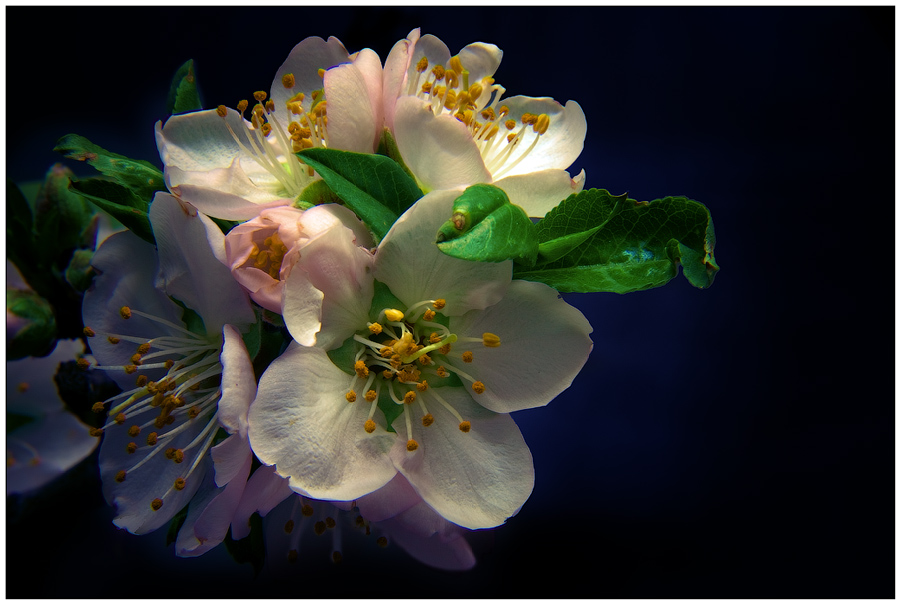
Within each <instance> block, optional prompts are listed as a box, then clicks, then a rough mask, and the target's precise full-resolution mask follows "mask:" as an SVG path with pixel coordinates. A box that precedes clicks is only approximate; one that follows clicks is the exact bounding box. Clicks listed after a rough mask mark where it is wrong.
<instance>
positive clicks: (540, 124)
mask: <svg viewBox="0 0 900 604" xmlns="http://www.w3.org/2000/svg"><path fill="white" fill-rule="evenodd" d="M549 127H550V116H549V115H547V114H546V113H542V114H540V115H539V116H538V117H537V121H536V122H535V123H534V131H535V132H537V133H538V134H544V133H545V132H546V131H547V128H549Z"/></svg>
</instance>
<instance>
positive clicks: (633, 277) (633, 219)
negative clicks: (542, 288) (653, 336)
mask: <svg viewBox="0 0 900 604" xmlns="http://www.w3.org/2000/svg"><path fill="white" fill-rule="evenodd" d="M536 226H537V235H538V238H539V241H540V243H541V245H544V246H545V247H544V248H543V249H544V250H547V251H549V255H542V256H541V258H540V259H539V260H538V262H537V263H536V264H535V265H534V266H531V267H522V266H516V267H514V272H513V276H514V278H516V279H526V280H529V281H539V282H542V283H546V284H547V285H550V286H551V287H553V288H555V289H557V290H559V291H561V292H615V293H620V294H624V293H628V292H633V291H639V290H644V289H649V288H652V287H659V286H661V285H664V284H665V283H667V282H668V281H670V280H671V279H673V278H674V277H675V276H676V275H677V274H678V265H679V264H681V265H682V266H683V267H684V275H685V277H686V278H687V279H688V281H689V282H690V283H691V284H692V285H694V286H696V287H699V288H706V287H709V286H710V285H712V282H713V278H714V277H715V272H716V271H718V270H719V267H718V266H717V265H716V262H715V259H714V257H713V248H714V247H715V231H714V229H713V223H712V218H711V217H710V215H709V210H707V209H706V207H705V206H704V205H703V204H700V203H698V202H696V201H693V200H690V199H688V198H686V197H666V198H664V199H658V200H655V201H651V202H646V201H645V202H637V201H634V200H632V199H628V198H627V197H626V196H625V195H620V196H614V195H611V194H610V193H609V192H608V191H606V190H603V189H590V190H587V191H582V192H581V193H577V194H575V195H571V196H570V197H569V198H567V199H566V200H564V201H563V202H562V203H560V204H559V206H557V207H556V208H554V209H553V210H551V211H550V212H549V213H548V214H547V215H546V216H545V217H544V218H543V219H542V220H541V221H540V222H538V224H537V225H536ZM598 227H599V228H598ZM579 240H580V242H579ZM573 243H574V245H573Z"/></svg>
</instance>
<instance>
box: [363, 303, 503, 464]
mask: <svg viewBox="0 0 900 604" xmlns="http://www.w3.org/2000/svg"><path fill="white" fill-rule="evenodd" d="M445 304H446V302H445V301H444V300H443V299H435V300H423V301H421V302H417V303H416V304H413V305H412V306H410V307H409V308H407V309H406V311H405V312H404V311H401V310H398V309H396V308H385V309H383V310H382V311H381V312H380V313H379V315H378V320H377V321H376V322H373V323H368V324H367V326H366V330H365V332H361V333H357V334H356V335H354V336H353V340H354V342H355V349H356V352H355V355H354V364H353V370H354V372H355V375H354V376H353V377H352V378H351V380H350V384H349V387H348V390H347V393H346V399H347V401H348V402H349V403H354V402H356V400H357V397H358V394H357V393H358V392H362V393H363V398H365V400H366V402H367V403H369V414H368V417H367V418H366V421H365V423H364V425H363V428H364V429H365V431H366V432H369V433H372V432H374V431H375V428H376V424H375V421H374V420H373V417H374V415H375V409H376V408H377V407H380V408H381V409H382V411H384V412H385V416H386V417H387V418H388V424H389V425H390V424H391V422H392V418H396V417H398V416H399V414H400V413H402V414H403V416H404V419H405V422H406V435H407V443H406V449H407V451H410V452H413V451H415V450H416V449H418V448H419V443H418V442H417V441H416V440H415V438H413V427H412V425H413V422H412V414H413V411H412V409H413V408H414V407H417V408H418V409H419V411H421V417H420V419H421V422H422V426H423V427H425V428H428V427H429V426H431V425H432V424H434V421H435V419H434V416H433V415H432V414H431V413H429V412H428V406H429V405H435V404H437V405H441V406H443V407H444V408H445V409H447V410H448V411H449V412H450V413H451V414H452V415H453V416H454V417H455V418H456V420H457V421H458V422H459V429H460V430H462V431H463V432H469V430H471V428H472V424H471V422H469V421H467V420H465V419H463V417H462V416H461V415H460V414H459V412H458V411H457V410H456V409H455V408H454V407H453V405H451V404H450V403H449V402H447V400H446V399H444V397H442V396H441V395H440V394H439V393H438V392H437V391H435V390H434V389H433V388H431V387H430V385H429V384H428V379H431V380H432V382H435V381H442V380H444V379H446V378H451V374H455V375H456V376H457V377H458V378H459V379H460V380H462V381H465V382H468V383H469V384H470V385H471V388H472V391H473V392H475V394H481V393H483V392H484V390H485V385H484V383H483V382H481V381H479V380H478V379H477V378H476V377H473V376H472V375H470V373H469V372H467V371H464V370H463V369H461V367H462V366H463V365H464V364H468V363H471V362H472V361H473V360H474V354H473V353H472V351H471V350H467V349H466V348H467V346H466V345H467V344H472V343H478V342H480V343H482V344H483V345H484V346H489V347H497V346H500V338H499V337H498V336H496V335H495V334H492V333H485V334H483V336H482V337H481V338H475V337H466V336H458V335H457V334H454V333H451V332H450V329H449V328H448V327H447V326H446V325H445V323H447V321H446V320H443V321H441V319H443V317H439V313H438V311H440V310H441V309H443V308H444V306H445ZM460 345H462V346H460ZM459 348H462V350H458V349H459ZM457 383H459V382H458V381H457Z"/></svg>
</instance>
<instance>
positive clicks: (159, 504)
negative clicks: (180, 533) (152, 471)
mask: <svg viewBox="0 0 900 604" xmlns="http://www.w3.org/2000/svg"><path fill="white" fill-rule="evenodd" d="M162 505H163V500H162V499H160V498H159V497H157V498H156V499H154V500H153V501H151V502H150V509H152V510H153V511H154V512H158V511H159V508H161V507H162Z"/></svg>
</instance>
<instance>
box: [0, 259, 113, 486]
mask: <svg viewBox="0 0 900 604" xmlns="http://www.w3.org/2000/svg"><path fill="white" fill-rule="evenodd" d="M7 268H9V264H7ZM8 321H9V320H8V319H7V329H8V328H9V322H8ZM83 354H84V344H82V343H81V341H80V340H59V341H58V342H57V344H56V348H55V349H54V350H53V352H52V353H50V355H48V356H46V357H27V358H24V359H21V360H17V361H7V363H6V375H7V381H6V423H7V430H8V432H7V434H6V494H7V495H12V494H15V493H25V492H28V491H32V490H34V489H37V488H40V487H42V486H44V485H45V484H47V483H49V482H50V481H51V480H53V479H54V478H56V477H58V476H60V475H62V474H63V473H64V472H66V471H67V470H69V469H70V468H72V467H73V466H75V464H77V463H78V462H80V461H81V460H82V459H84V458H85V457H87V456H88V455H90V454H91V452H92V451H93V450H94V449H95V448H96V446H97V439H95V438H92V437H91V436H90V435H89V434H88V427H87V426H86V425H84V424H83V423H82V422H81V421H80V420H79V419H78V418H77V417H75V415H73V414H72V413H71V412H69V411H68V410H66V408H65V406H64V405H63V402H62V400H61V399H60V397H59V392H58V391H57V389H56V384H55V383H54V374H55V373H56V370H57V368H58V367H59V364H60V363H64V362H66V361H74V360H75V359H76V357H79V358H80V356H81V355H83ZM14 424H15V425H14Z"/></svg>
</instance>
